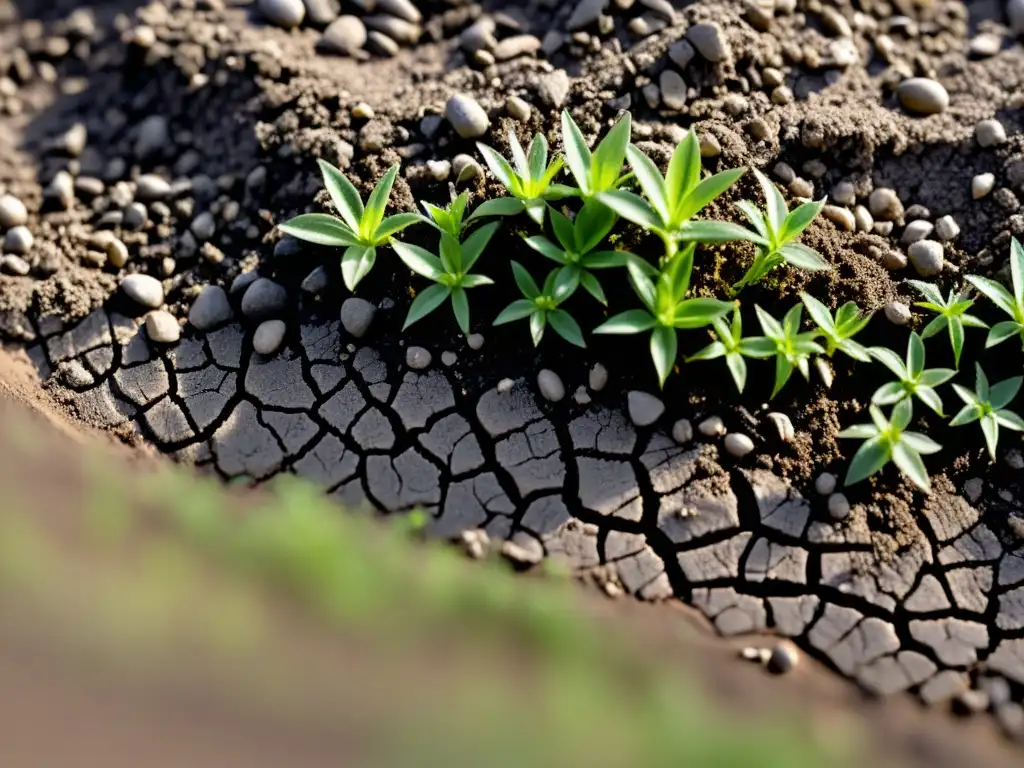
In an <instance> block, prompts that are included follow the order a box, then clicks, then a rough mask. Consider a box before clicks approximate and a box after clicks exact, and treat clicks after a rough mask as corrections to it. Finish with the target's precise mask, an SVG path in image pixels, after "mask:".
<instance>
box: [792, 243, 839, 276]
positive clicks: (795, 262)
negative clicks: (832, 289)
mask: <svg viewBox="0 0 1024 768" xmlns="http://www.w3.org/2000/svg"><path fill="white" fill-rule="evenodd" d="M779 254H780V255H781V256H782V258H783V259H785V261H786V263H787V264H789V265H790V266H791V267H798V268H799V269H806V270H808V271H810V272H816V271H820V270H826V269H832V265H831V264H829V263H828V261H826V260H825V257H824V256H822V255H821V254H820V253H818V252H817V251H816V250H814V249H813V248H808V247H807V246H806V245H802V244H800V243H788V244H786V245H784V246H782V248H780V249H779Z"/></svg>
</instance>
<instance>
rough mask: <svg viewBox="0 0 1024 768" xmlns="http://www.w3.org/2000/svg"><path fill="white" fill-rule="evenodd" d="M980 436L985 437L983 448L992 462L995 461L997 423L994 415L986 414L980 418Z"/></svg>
mask: <svg viewBox="0 0 1024 768" xmlns="http://www.w3.org/2000/svg"><path fill="white" fill-rule="evenodd" d="M981 434H983V435H984V436H985V447H986V448H988V455H989V456H990V457H991V458H992V461H995V460H996V448H997V447H998V445H999V421H998V420H997V419H996V416H995V414H994V413H986V414H985V415H984V416H982V417H981Z"/></svg>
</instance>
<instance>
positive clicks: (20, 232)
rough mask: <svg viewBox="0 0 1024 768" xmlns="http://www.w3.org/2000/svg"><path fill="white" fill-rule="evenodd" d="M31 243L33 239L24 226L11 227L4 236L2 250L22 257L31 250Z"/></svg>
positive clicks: (33, 241)
mask: <svg viewBox="0 0 1024 768" xmlns="http://www.w3.org/2000/svg"><path fill="white" fill-rule="evenodd" d="M33 243H35V238H34V237H32V233H31V232H30V231H29V229H28V227H25V226H17V227H11V228H10V229H9V230H7V234H6V235H5V236H4V250H5V251H7V252H8V253H16V254H18V255H24V254H26V253H28V252H29V251H31V250H32V245H33Z"/></svg>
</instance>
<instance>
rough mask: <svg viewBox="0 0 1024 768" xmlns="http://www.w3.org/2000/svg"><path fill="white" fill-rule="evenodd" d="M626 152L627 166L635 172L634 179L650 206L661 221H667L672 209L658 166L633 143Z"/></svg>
mask: <svg viewBox="0 0 1024 768" xmlns="http://www.w3.org/2000/svg"><path fill="white" fill-rule="evenodd" d="M626 154H627V156H628V157H629V167H630V168H632V169H633V173H634V174H636V180H637V181H638V182H639V183H640V188H641V189H642V190H643V192H644V195H646V196H647V199H648V200H649V201H650V203H651V206H652V207H653V208H654V210H655V211H657V212H658V215H659V216H661V219H662V221H669V220H670V219H671V218H672V209H671V208H670V207H669V203H668V198H667V197H666V192H665V180H664V178H662V175H661V172H660V171H659V170H658V167H657V166H656V165H655V164H654V162H653V161H652V160H651V158H649V157H648V156H647V155H645V154H644V153H643V152H642V151H640V149H638V148H637V147H636V145H634V144H630V145H629V148H628V149H627V150H626Z"/></svg>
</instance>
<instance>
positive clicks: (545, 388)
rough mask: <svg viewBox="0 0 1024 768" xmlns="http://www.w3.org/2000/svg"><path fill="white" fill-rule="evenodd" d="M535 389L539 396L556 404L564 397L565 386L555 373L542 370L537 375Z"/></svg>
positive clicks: (545, 369) (546, 369)
mask: <svg viewBox="0 0 1024 768" xmlns="http://www.w3.org/2000/svg"><path fill="white" fill-rule="evenodd" d="M537 387H538V388H539V389H540V394H541V396H542V397H543V398H544V399H545V400H548V401H549V402H552V403H557V402H559V401H560V400H562V399H563V398H564V397H565V384H563V383H562V379H561V378H560V377H559V375H558V374H557V373H555V372H554V371H552V370H549V369H548V368H544V369H543V370H542V371H541V372H540V373H538V374H537Z"/></svg>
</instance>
